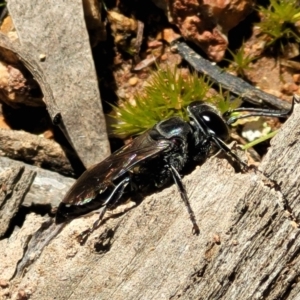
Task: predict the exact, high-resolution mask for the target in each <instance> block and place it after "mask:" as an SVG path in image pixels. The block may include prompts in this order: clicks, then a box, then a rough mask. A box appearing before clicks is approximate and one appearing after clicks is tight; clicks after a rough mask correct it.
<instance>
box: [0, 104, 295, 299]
mask: <svg viewBox="0 0 300 300" xmlns="http://www.w3.org/2000/svg"><path fill="white" fill-rule="evenodd" d="M299 124H300V105H296V107H295V112H294V113H293V115H292V116H291V117H290V118H289V120H288V121H287V122H286V123H285V124H284V126H283V128H282V129H281V130H280V132H279V134H278V135H277V136H276V137H275V138H274V139H273V140H272V146H271V148H270V150H269V153H268V155H267V156H266V157H265V158H264V161H263V163H262V165H261V167H260V170H261V171H262V172H264V173H265V174H267V175H268V176H269V177H270V178H267V177H266V176H264V175H263V174H262V173H260V172H254V171H249V172H247V173H244V174H241V173H236V172H235V171H234V169H233V168H232V166H231V165H230V164H229V163H228V161H227V159H226V158H217V157H214V158H210V159H208V160H207V161H206V162H205V163H204V164H203V165H202V166H201V167H200V168H197V169H196V170H195V171H194V172H193V173H192V174H190V175H188V176H186V177H185V178H184V182H185V184H186V186H187V190H188V194H189V197H190V202H191V206H192V208H193V209H194V212H195V215H196V218H197V221H198V225H199V227H200V230H201V232H200V235H199V236H195V235H192V225H191V222H190V220H189V218H188V215H187V212H186V210H185V207H184V204H183V203H182V201H181V200H180V197H179V195H178V192H177V189H176V187H175V186H174V185H173V186H171V187H169V188H166V189H164V190H163V191H161V192H159V193H156V194H153V195H151V196H149V197H146V198H145V199H144V200H143V202H142V203H141V204H140V205H139V206H138V207H135V208H133V209H131V210H130V211H127V212H126V213H123V214H122V213H119V214H116V213H113V214H112V215H110V217H109V216H108V217H107V218H106V222H105V224H103V226H102V227H100V228H99V229H98V230H97V231H96V232H94V233H93V235H92V236H91V237H90V238H89V240H88V241H87V242H86V244H85V245H83V246H80V245H79V244H78V242H77V239H76V236H77V235H78V234H79V233H81V232H82V231H83V230H85V229H87V227H89V226H91V224H92V223H93V221H94V220H95V218H96V216H95V215H94V216H90V217H86V218H80V219H77V220H74V221H72V222H71V223H70V224H68V225H66V227H65V228H63V230H62V231H61V233H60V234H59V235H57V236H56V238H54V239H53V240H52V241H51V242H50V243H49V244H48V246H46V247H45V249H44V250H43V252H42V253H41V255H40V251H39V253H38V255H40V256H39V258H38V259H37V260H36V261H35V262H33V263H32V264H28V265H27V268H26V269H24V271H23V272H21V273H17V274H18V276H13V275H14V274H15V272H16V268H17V262H18V261H22V258H23V257H25V256H28V253H29V252H28V251H29V250H30V248H31V247H28V245H29V242H28V239H30V237H32V236H35V232H36V231H37V230H38V225H37V224H44V223H45V219H43V218H41V217H40V216H34V215H29V216H28V218H27V219H26V221H25V223H24V225H23V227H22V228H21V229H20V230H19V231H17V232H14V233H13V234H12V236H11V237H10V241H11V242H10V243H8V241H7V240H3V241H0V251H2V253H0V255H1V256H2V257H7V259H6V260H5V262H2V264H1V263H0V274H1V276H0V277H1V278H0V279H1V280H2V281H3V282H7V281H8V280H9V279H11V278H12V277H14V278H13V279H12V281H11V282H10V284H9V285H8V287H7V288H3V289H2V291H1V292H2V295H4V297H7V299H16V297H17V295H18V294H20V293H21V294H25V295H28V296H29V295H30V299H230V300H231V299H251V300H253V299H299V297H300V283H299V280H298V279H299V275H300V259H299V257H298V256H299V252H300V239H299V233H300V231H299V210H300V209H299V207H300V206H299V201H300V200H299V185H300V178H299V176H300V142H299V134H300V125H299ZM119 210H121V207H119ZM112 216H114V217H112ZM35 219H36V221H34V220H35ZM48 228H50V227H49V226H48ZM53 230H54V229H53ZM57 232H58V231H57ZM11 243H13V244H11ZM34 244H36V242H35V243H34ZM15 245H18V251H15V252H14V253H13V254H12V250H11V249H12V247H13V246H15ZM3 251H4V253H3ZM4 255H5V256H4ZM30 257H34V252H31V255H30ZM7 261H9V264H8V263H7ZM0 262H1V260H0ZM9 297H10V298H9ZM4 299H5V298H4Z"/></svg>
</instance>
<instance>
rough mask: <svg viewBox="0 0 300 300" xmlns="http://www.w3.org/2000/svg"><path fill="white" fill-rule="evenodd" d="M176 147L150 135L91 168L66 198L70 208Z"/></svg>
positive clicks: (139, 138)
mask: <svg viewBox="0 0 300 300" xmlns="http://www.w3.org/2000/svg"><path fill="white" fill-rule="evenodd" d="M168 148H170V149H171V148H172V142H170V141H169V140H165V139H162V140H153V139H152V138H151V137H150V135H149V134H148V133H147V132H146V133H145V134H143V135H141V136H139V137H137V138H135V139H134V140H132V142H131V143H129V144H128V145H125V146H124V147H122V148H121V149H119V150H118V151H116V152H114V153H113V154H111V155H110V156H109V157H108V158H106V159H105V160H104V161H102V162H101V163H98V164H96V165H94V166H92V167H90V168H89V169H87V170H86V171H85V172H84V173H83V174H82V175H81V176H80V177H79V178H78V180H77V181H76V182H75V183H74V185H73V186H72V187H71V189H70V190H69V191H68V193H67V194H66V196H65V197H64V199H63V201H62V202H63V203H66V204H69V205H83V204H85V203H87V202H89V201H91V200H92V199H94V198H95V197H96V196H97V194H99V193H102V192H104V191H105V190H106V189H107V188H108V187H111V186H112V185H113V181H114V180H116V179H118V178H119V177H121V176H122V175H124V174H125V173H126V172H127V171H129V170H131V169H132V168H133V167H134V166H135V165H137V164H138V163H140V162H141V161H143V160H145V159H149V158H151V157H155V156H156V155H158V154H159V153H161V152H163V151H168Z"/></svg>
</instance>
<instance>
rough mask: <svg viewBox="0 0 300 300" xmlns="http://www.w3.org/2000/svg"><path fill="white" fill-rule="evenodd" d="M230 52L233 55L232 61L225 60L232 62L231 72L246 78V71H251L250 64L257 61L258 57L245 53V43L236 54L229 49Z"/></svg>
mask: <svg viewBox="0 0 300 300" xmlns="http://www.w3.org/2000/svg"><path fill="white" fill-rule="evenodd" d="M227 50H228V52H229V53H230V54H231V56H232V59H225V60H226V61H228V62H230V64H231V65H230V67H229V70H232V71H235V72H236V73H237V75H239V76H241V77H245V76H246V75H245V70H250V69H251V67H250V63H251V62H252V61H253V60H255V59H257V57H256V56H251V55H250V54H246V53H245V47H244V43H243V45H242V47H241V48H240V49H239V50H238V51H237V52H236V53H234V52H233V51H231V50H230V49H227Z"/></svg>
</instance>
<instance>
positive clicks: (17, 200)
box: [0, 166, 35, 238]
mask: <svg viewBox="0 0 300 300" xmlns="http://www.w3.org/2000/svg"><path fill="white" fill-rule="evenodd" d="M34 177H35V172H33V171H28V170H25V167H24V166H19V167H16V168H10V169H8V170H6V171H4V172H2V173H1V174H0V186H1V189H0V238H1V237H2V236H3V235H4V234H5V233H6V231H7V229H8V227H9V225H10V221H11V219H12V218H13V217H14V216H15V214H16V213H17V212H18V210H19V207H20V205H21V204H22V202H23V200H24V198H25V195H26V193H27V191H28V190H29V188H30V185H31V183H32V181H33V179H34Z"/></svg>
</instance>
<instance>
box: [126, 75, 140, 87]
mask: <svg viewBox="0 0 300 300" xmlns="http://www.w3.org/2000/svg"><path fill="white" fill-rule="evenodd" d="M138 81H139V79H138V78H137V77H131V78H130V79H129V80H128V83H129V84H130V85H131V86H135V85H136V84H137V83H138Z"/></svg>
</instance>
